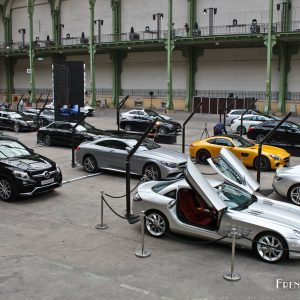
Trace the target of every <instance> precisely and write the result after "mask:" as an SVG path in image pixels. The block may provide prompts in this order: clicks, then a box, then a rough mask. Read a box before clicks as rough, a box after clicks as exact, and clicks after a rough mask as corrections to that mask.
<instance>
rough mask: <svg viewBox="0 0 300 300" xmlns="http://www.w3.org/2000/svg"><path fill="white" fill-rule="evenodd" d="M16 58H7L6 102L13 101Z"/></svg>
mask: <svg viewBox="0 0 300 300" xmlns="http://www.w3.org/2000/svg"><path fill="white" fill-rule="evenodd" d="M15 63H16V60H15V59H13V58H9V57H7V58H5V72H6V102H7V103H12V94H13V90H14V65H15Z"/></svg>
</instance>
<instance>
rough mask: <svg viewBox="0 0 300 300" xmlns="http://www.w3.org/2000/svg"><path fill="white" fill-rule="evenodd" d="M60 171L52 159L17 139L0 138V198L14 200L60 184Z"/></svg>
mask: <svg viewBox="0 0 300 300" xmlns="http://www.w3.org/2000/svg"><path fill="white" fill-rule="evenodd" d="M61 183H62V174H61V171H60V169H59V168H58V166H57V165H56V163H55V162H53V161H51V160H50V159H48V158H46V157H44V156H41V155H39V154H36V153H34V151H33V150H32V149H29V148H27V147H26V146H25V145H23V144H22V143H20V142H19V141H16V140H13V139H10V138H7V139H5V138H1V139H0V199H1V200H3V201H14V200H16V199H17V198H18V197H19V196H30V195H34V194H39V193H43V192H46V191H49V190H52V189H55V188H57V187H59V186H60V185H61Z"/></svg>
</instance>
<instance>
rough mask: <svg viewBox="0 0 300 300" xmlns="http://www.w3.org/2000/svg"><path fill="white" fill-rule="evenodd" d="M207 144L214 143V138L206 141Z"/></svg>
mask: <svg viewBox="0 0 300 300" xmlns="http://www.w3.org/2000/svg"><path fill="white" fill-rule="evenodd" d="M207 142H208V143H209V144H215V143H216V139H210V140H208V141H207Z"/></svg>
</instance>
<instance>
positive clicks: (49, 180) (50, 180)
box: [41, 178, 54, 185]
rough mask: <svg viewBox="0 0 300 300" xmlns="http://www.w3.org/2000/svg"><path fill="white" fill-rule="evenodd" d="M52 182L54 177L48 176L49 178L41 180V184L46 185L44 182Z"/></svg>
mask: <svg viewBox="0 0 300 300" xmlns="http://www.w3.org/2000/svg"><path fill="white" fill-rule="evenodd" d="M52 182H54V178H50V179H47V180H43V181H41V185H46V184H49V183H52Z"/></svg>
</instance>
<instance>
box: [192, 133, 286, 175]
mask: <svg viewBox="0 0 300 300" xmlns="http://www.w3.org/2000/svg"><path fill="white" fill-rule="evenodd" d="M223 147H224V148H227V149H228V150H230V151H231V152H232V153H234V154H235V155H236V156H237V157H238V158H239V159H240V160H241V161H242V163H243V164H244V165H245V166H246V167H253V168H256V169H257V165H258V160H257V155H258V144H255V145H254V144H251V143H249V142H248V141H247V140H245V139H244V138H242V137H241V136H239V135H234V134H227V135H219V136H213V137H210V138H207V139H205V140H201V141H194V142H192V144H191V145H190V155H191V157H192V158H196V159H197V161H198V162H199V163H200V164H206V163H207V159H208V158H210V157H215V156H218V155H219V153H220V151H221V149H222V148H223ZM289 162H290V154H289V153H288V152H287V151H285V150H284V149H281V148H278V147H273V146H268V145H263V147H262V156H261V170H262V171H267V170H270V169H271V170H273V169H277V168H280V167H287V166H288V165H289Z"/></svg>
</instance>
